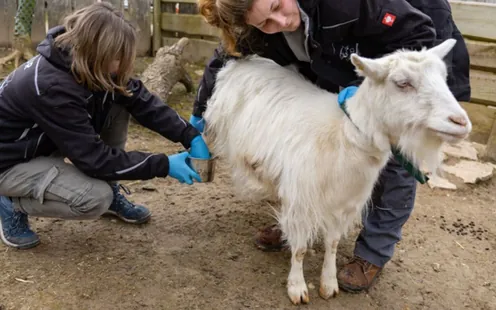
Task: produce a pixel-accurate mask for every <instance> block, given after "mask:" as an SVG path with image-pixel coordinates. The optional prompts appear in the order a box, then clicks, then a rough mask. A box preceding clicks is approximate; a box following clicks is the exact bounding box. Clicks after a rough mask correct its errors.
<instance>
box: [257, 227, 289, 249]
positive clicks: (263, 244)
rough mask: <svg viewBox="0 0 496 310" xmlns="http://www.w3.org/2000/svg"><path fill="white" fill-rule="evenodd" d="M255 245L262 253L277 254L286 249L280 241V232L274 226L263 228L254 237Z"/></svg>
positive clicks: (284, 244)
mask: <svg viewBox="0 0 496 310" xmlns="http://www.w3.org/2000/svg"><path fill="white" fill-rule="evenodd" d="M255 245H256V246H257V248H258V249H260V250H262V251H264V252H278V251H282V250H286V249H288V247H287V245H286V243H285V241H284V240H282V231H281V230H280V229H279V227H278V226H277V225H276V224H273V225H270V226H267V227H264V228H262V229H260V230H259V231H258V233H257V234H256V235H255Z"/></svg>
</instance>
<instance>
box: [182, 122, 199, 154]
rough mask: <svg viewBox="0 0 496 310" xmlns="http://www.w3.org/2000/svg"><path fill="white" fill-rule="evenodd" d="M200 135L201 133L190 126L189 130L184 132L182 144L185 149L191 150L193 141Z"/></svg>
mask: <svg viewBox="0 0 496 310" xmlns="http://www.w3.org/2000/svg"><path fill="white" fill-rule="evenodd" d="M199 135H201V133H200V132H199V131H198V130H197V129H196V128H195V127H193V126H191V125H189V126H188V128H186V129H185V130H184V133H183V137H182V139H181V144H182V145H183V146H184V148H185V149H189V148H190V146H191V141H192V140H193V139H194V138H195V137H197V136H199Z"/></svg>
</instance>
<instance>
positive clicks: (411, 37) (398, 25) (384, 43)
mask: <svg viewBox="0 0 496 310" xmlns="http://www.w3.org/2000/svg"><path fill="white" fill-rule="evenodd" d="M352 32H353V35H354V36H356V37H358V38H359V39H360V40H361V41H362V42H366V43H367V44H368V45H373V46H375V48H374V53H373V54H374V55H373V56H374V58H377V57H382V56H384V55H386V54H389V53H392V52H394V51H396V50H398V49H411V50H420V49H422V48H423V47H427V48H430V47H432V46H434V44H435V39H436V30H435V28H434V24H433V21H432V19H431V18H430V17H429V16H428V15H426V14H425V13H422V12H421V11H420V10H418V9H416V8H414V7H413V6H412V5H411V4H410V3H408V2H407V1H406V0H361V1H360V14H359V17H358V22H357V23H356V24H355V27H354V28H353V29H352ZM362 81H363V79H357V80H356V81H353V82H352V83H351V84H350V85H355V86H358V85H359V84H361V82H362Z"/></svg>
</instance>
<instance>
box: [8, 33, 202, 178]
mask: <svg viewBox="0 0 496 310" xmlns="http://www.w3.org/2000/svg"><path fill="white" fill-rule="evenodd" d="M64 31H65V29H64V28H63V27H62V26H58V27H55V28H52V29H50V31H49V32H48V33H47V37H46V39H45V40H43V41H42V42H41V43H40V44H39V45H38V47H37V52H38V53H39V54H38V55H36V56H35V57H33V58H32V59H30V60H29V61H28V62H26V63H24V64H23V65H22V66H20V67H19V68H17V69H16V70H14V71H13V72H11V73H10V75H9V76H8V77H7V78H6V79H5V80H4V82H3V83H2V84H1V85H0V172H2V171H5V170H7V169H8V168H10V167H12V166H14V165H16V164H19V163H23V162H27V161H29V160H30V159H32V158H35V157H38V156H49V155H51V154H52V153H53V152H54V151H60V153H61V155H62V156H64V157H67V158H68V159H69V160H70V161H71V162H72V163H73V164H74V165H75V166H76V167H77V168H78V169H79V170H81V171H83V172H84V173H85V174H87V175H89V176H91V177H94V178H98V179H102V180H133V179H141V180H145V179H151V178H154V177H165V176H167V175H168V173H169V160H168V157H167V156H166V155H165V154H151V153H146V152H138V151H130V152H126V151H124V150H121V149H117V148H112V147H110V146H108V145H106V144H105V143H104V141H102V140H101V139H100V136H99V134H100V133H101V131H102V129H103V126H104V123H105V120H106V117H107V114H108V111H109V110H110V108H111V106H112V105H113V104H120V105H123V106H124V107H125V108H126V110H127V111H129V112H130V114H131V115H132V116H133V117H134V118H135V119H136V120H137V121H138V122H139V123H140V124H142V125H143V126H144V127H146V128H149V129H151V130H153V131H155V132H157V133H159V134H161V135H162V136H163V137H165V138H167V139H169V140H171V141H173V142H180V143H181V144H182V145H183V146H184V147H185V148H189V147H190V142H191V140H192V139H193V138H194V137H196V136H197V135H199V134H200V133H199V132H198V131H197V130H196V129H195V128H194V127H193V126H192V125H191V124H190V123H188V122H186V121H185V120H184V119H182V118H181V117H180V116H179V115H178V114H177V113H176V112H175V111H174V110H173V109H171V108H170V107H168V106H167V105H166V104H165V103H164V102H162V101H161V100H160V99H159V98H158V97H156V96H155V95H153V94H151V93H150V92H149V91H148V90H147V89H146V87H145V86H144V85H143V83H142V82H141V81H139V80H135V79H131V80H130V81H129V83H128V89H129V90H131V91H132V96H131V97H126V96H124V95H121V94H118V93H109V92H91V91H89V90H88V89H87V88H85V87H83V86H82V85H81V84H78V83H77V81H76V80H75V78H74V76H73V75H72V73H71V69H70V67H71V57H70V55H69V53H68V52H67V51H64V50H61V49H59V48H57V47H55V46H54V39H55V38H56V37H57V35H59V34H61V33H63V32H64Z"/></svg>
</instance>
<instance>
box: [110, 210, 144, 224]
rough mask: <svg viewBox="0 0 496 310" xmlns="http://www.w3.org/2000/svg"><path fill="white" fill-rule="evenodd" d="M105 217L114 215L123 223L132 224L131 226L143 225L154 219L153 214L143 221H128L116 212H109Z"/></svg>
mask: <svg viewBox="0 0 496 310" xmlns="http://www.w3.org/2000/svg"><path fill="white" fill-rule="evenodd" d="M104 214H105V215H113V216H115V217H117V218H119V219H120V220H121V221H124V222H126V223H130V224H143V223H146V222H148V221H149V220H150V218H151V217H152V214H151V213H148V216H146V217H144V218H142V219H139V220H130V219H127V218H125V217H122V216H120V215H119V214H117V213H116V212H114V211H110V210H109V211H107V212H105V213H104Z"/></svg>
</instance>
